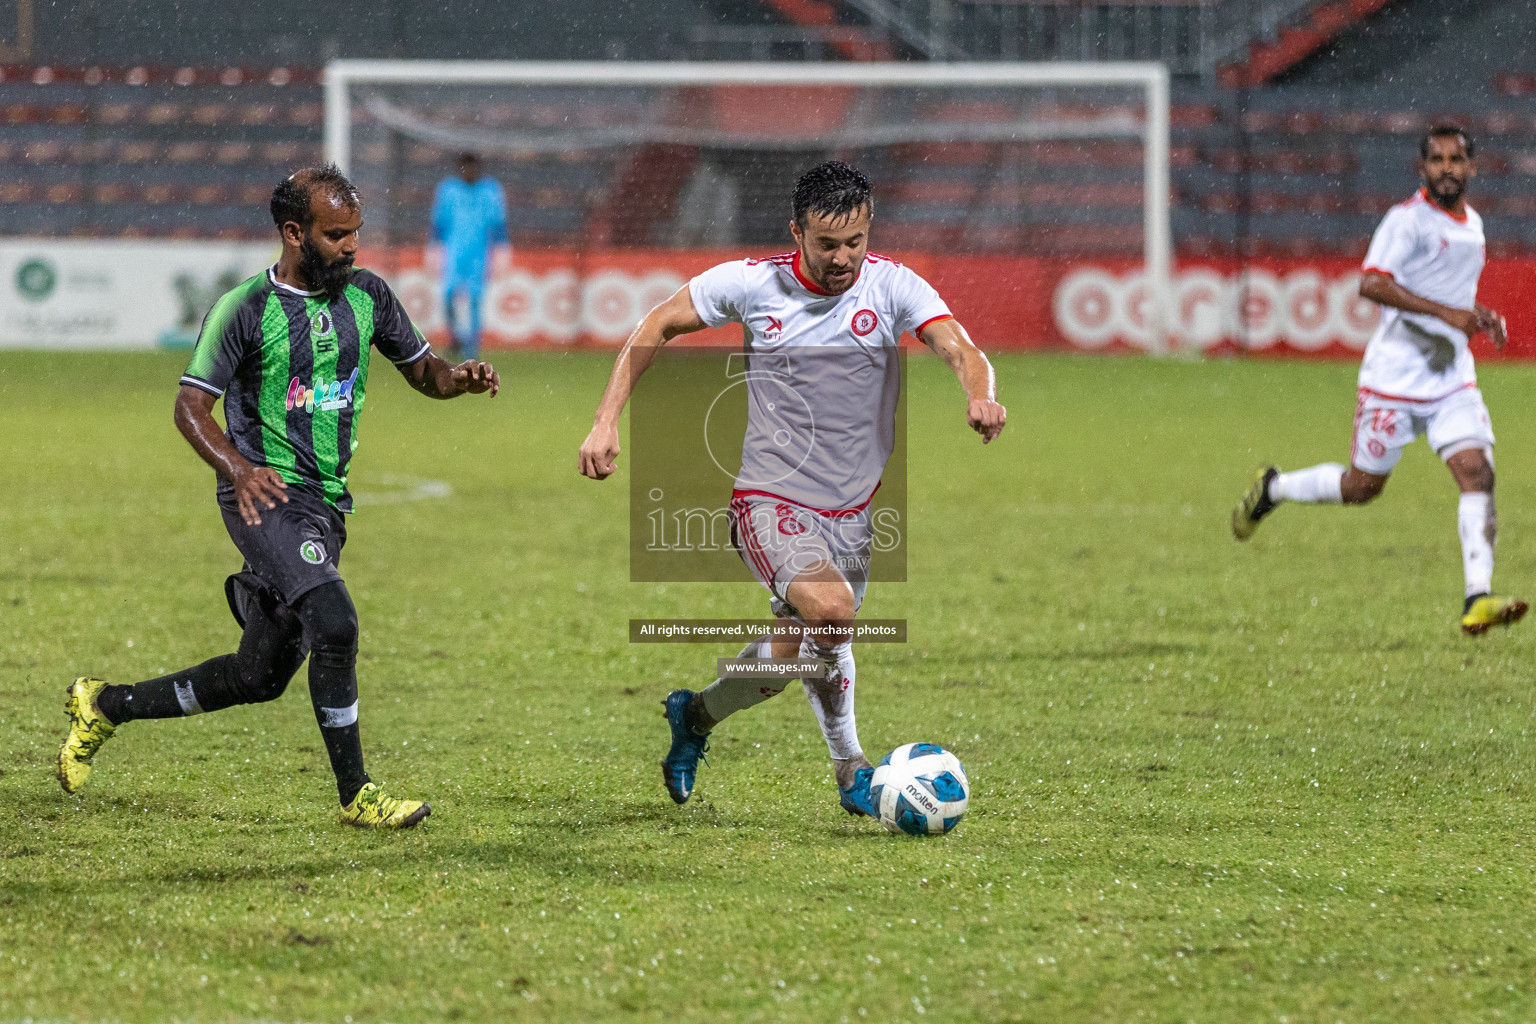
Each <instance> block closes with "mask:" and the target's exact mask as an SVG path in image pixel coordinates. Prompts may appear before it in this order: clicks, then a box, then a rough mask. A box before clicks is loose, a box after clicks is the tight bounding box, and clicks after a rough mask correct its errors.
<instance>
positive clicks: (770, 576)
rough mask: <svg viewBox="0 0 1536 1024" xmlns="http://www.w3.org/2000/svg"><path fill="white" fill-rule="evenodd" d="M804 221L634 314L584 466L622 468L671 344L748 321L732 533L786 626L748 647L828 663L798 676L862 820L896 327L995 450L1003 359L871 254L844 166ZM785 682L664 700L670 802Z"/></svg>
mask: <svg viewBox="0 0 1536 1024" xmlns="http://www.w3.org/2000/svg"><path fill="white" fill-rule="evenodd" d="M792 213H793V219H792V220H791V223H790V233H791V234H792V235H793V237H794V240H795V245H796V248H795V251H794V252H790V253H785V254H783V255H781V256H772V257H769V258H767V259H751V260H736V261H733V262H730V263H722V264H720V265H719V266H716V267H714V268H712V269H710V270H707V271H705V272H704V273H702V274H700V275H699V276H698V277H695V278H694V279H693V280H692V281H690V282H689V283H688V285H687V286H686V287H684V288H681V289H679V290H678V292H677V293H676V294H675V295H673V296H672V297H671V298H670V299H668V300H667V301H666V302H664V303H662V304H661V305H659V306H657V307H656V308H655V309H653V310H651V312H650V313H649V314H648V315H647V316H646V318H645V319H644V320H643V321H642V322H641V323H640V325H639V326H638V327H637V328H636V329H635V331H634V333H633V334H631V335H630V337H629V340H628V341H627V342H626V343H625V345H624V348H623V349H622V350H621V351H620V352H619V356H618V359H617V361H616V362H615V363H614V367H613V374H612V376H611V377H610V378H609V380H608V387H607V390H605V391H604V393H603V398H602V402H601V403H600V404H599V406H598V409H597V416H596V422H595V423H594V425H593V427H592V432H591V433H590V434H588V435H587V438H586V440H585V441H584V442H583V443H582V446H581V454H580V460H579V467H578V468H579V469H580V471H581V473H582V474H584V475H585V476H589V477H591V478H592V479H594V480H602V479H604V478H605V477H607V476H609V475H610V474H612V473H613V471H614V459H615V457H616V456H617V455H618V454H619V435H618V420H619V414H620V413H621V412H622V411H623V408H624V405H625V403H626V402H627V401H628V400H629V396H630V393H631V391H632V389H633V386H634V381H635V380H636V379H637V378H638V377H639V375H640V374H641V373H643V372H644V370H645V368H646V367H647V366H649V365H650V364H651V362H652V361H653V360H654V359H655V358H656V355H657V353H658V352H659V350H660V348H661V346H662V345H664V344H666V343H667V342H668V341H670V340H671V339H672V338H675V337H677V336H678V335H680V334H687V333H690V332H692V331H699V330H703V329H704V328H705V327H720V326H723V325H724V324H727V323H740V324H742V325H743V327H744V328H745V332H744V333H745V344H746V349H747V352H748V353H749V355H748V360H749V373H748V375H747V385H748V392H747V403H748V404H747V409H748V413H747V430H746V437H745V438H744V440H743V445H742V467H741V472H740V473H739V474H738V476H737V478H736V483H735V488H734V490H733V493H732V498H731V517H732V527H731V535H732V541H733V543H734V544H735V546H736V549H737V552H738V553H739V554H740V555H741V558H742V560H743V561H744V562H745V563H746V564H747V567H748V568H749V569H750V570H751V571H752V573H753V575H754V576H755V577H756V578H757V579H758V581H759V582H761V583H762V584H763V586H764V587H766V588H767V589H768V591H769V592H770V593H771V594H772V595H773V597H772V602H771V607H772V610H773V613H774V615H775V617H776V618H777V620H778V629H777V631H776V633H775V634H774V635H771V636H770V635H768V634H764V635H763V636H760V637H758V638H757V639H756V640H754V641H753V642H752V643H750V644H748V645H747V646H746V648H745V649H744V650H743V651H742V652H741V655H740V657H744V658H778V659H784V658H794V657H797V656H799V657H801V658H805V659H807V660H814V661H817V662H819V663H820V667H819V668H818V669H817V670H816V671H815V672H814V673H813V674H812V675H810V676H808V677H806V678H805V679H804V680H803V682H804V688H805V692H806V695H807V697H809V698H810V701H811V706H812V708H813V709H814V710H815V712H816V718H817V721H818V722H819V723H820V725H821V730H822V735H823V736H824V737H825V738H826V741H827V748H828V751H829V752H830V754H831V756H832V761H833V766H834V769H835V772H836V776H837V785H838V791H839V800H840V802H841V804H842V806H843V807H844V808H845V809H846V810H847V811H848V812H849V813H850V814H867V815H873V814H874V813H875V811H874V808H873V807H872V806H871V805H870V801H869V785H870V777H871V775H872V774H873V769H872V768H871V767H870V764H869V761H868V760H867V759H866V758H865V757H864V753H863V750H862V749H861V748H860V746H859V738H858V731H857V728H856V725H855V722H854V714H853V692H854V677H855V666H854V659H853V649H852V640H851V637H852V630H851V625H852V623H853V620H854V617H855V616H856V614H857V613H858V609H859V604H860V602H861V601H862V600H863V598H864V591H865V587H866V585H867V583H868V578H869V557H870V549H871V529H870V513H869V506H870V499H871V498H872V497H873V496H874V491H875V489H876V488H878V487H879V484H880V475H881V472H882V471H883V470H884V468H885V464H886V460H887V459H889V458H890V455H891V451H892V447H893V445H894V442H895V413H896V403H897V398H898V394H899V390H900V386H901V371H900V364H899V360H898V357H897V350H898V347H899V345H900V341H901V337H902V335H903V334H904V333H906V332H909V331H910V332H911V333H912V334H914V335H915V336H916V337H917V338H919V339H920V340H921V341H922V342H923V343H924V344H926V345H927V346H928V347H929V348H931V349H932V350H933V351H935V352H936V353H938V355H939V356H940V357H941V358H942V359H943V360H944V361H945V363H946V364H948V366H949V367H950V369H952V370H953V371H954V372H955V375H956V376H957V377H959V379H960V383H961V385H962V387H963V388H964V389H965V396H966V401H967V406H966V422H967V423H968V424H969V426H970V427H971V429H972V430H975V431H976V432H977V433H978V434H980V435H981V438H982V442H983V443H987V442H990V441H992V440H993V439H994V438H996V437H997V436H998V434H999V433H1001V432H1002V429H1003V425H1004V423H1005V422H1006V420H1007V413H1006V410H1004V408H1003V407H1002V406H1001V405H999V404H998V403H997V401H996V382H995V380H994V378H993V374H992V366H991V364H990V363H989V362H988V361H987V358H986V356H984V355H983V354H982V353H981V351H980V350H979V349H977V348H976V346H975V345H973V344H972V343H971V340H970V337H969V336H968V335H967V334H966V332H965V329H964V328H962V327H961V326H960V324H959V323H958V322H957V321H956V320H955V318H954V317H953V316H952V315H951V314H950V311H949V308H948V307H947V306H945V305H944V301H943V300H942V299H940V298H939V295H938V293H937V292H935V291H934V290H933V288H932V287H931V286H930V285H929V284H928V283H927V282H926V281H924V280H923V279H922V278H920V277H919V276H918V275H917V274H915V273H913V272H912V271H911V270H909V269H908V268H906V267H904V266H902V265H901V264H900V263H897V262H895V261H894V260H890V259H887V258H885V257H882V256H878V255H876V254H874V253H870V252H868V246H869V229H870V223H871V219H872V217H873V215H874V200H873V197H872V195H871V192H870V186H869V182H868V180H867V179H866V178H865V177H864V175H863V174H861V173H859V171H857V170H855V169H854V168H853V167H850V166H849V165H847V164H845V163H842V162H840V161H829V162H828V163H825V164H821V165H820V166H817V167H814V168H812V169H811V170H809V171H807V172H806V173H805V174H803V175H801V177H800V179H799V181H798V182H797V183H796V185H795V192H794V198H793V203H792ZM784 686H785V680H784V679H783V678H782V677H781V678H779V679H776V680H767V679H763V678H761V677H754V678H721V679H717V680H715V682H714V683H713V684H711V685H710V686H709V687H708V688H706V689H704V690H703V691H700V692H698V693H695V692H694V691H692V690H674V691H672V693H670V694H669V695H668V696H667V699H666V702H665V703H666V708H667V721H668V723H669V724H670V726H671V731H672V746H671V749H670V750H669V751H668V752H667V756H666V757H665V758H664V759H663V760H662V778H663V781H664V782H665V783H666V786H667V791H668V793H670V794H671V796H672V799H673V800H675V801H676V802H677V803H683V802H685V801H686V800H687V799H688V797H689V796H690V795H691V794H692V792H693V783H694V777H695V773H696V770H697V766H698V761H699V759H700V757H701V756H702V755H703V753H704V751H705V750H706V749H707V746H708V740H707V737H708V735H709V732H710V730H712V729H713V728H714V727H715V726H716V725H718V724H719V723H720V722H721V721H722V720H723V719H725V718H726V717H727V716H728V715H731V714H734V713H735V712H737V711H741V710H743V709H745V708H748V707H751V706H753V705H754V704H759V703H761V702H763V701H765V700H767V699H768V698H769V697H772V696H775V695H777V694H778V693H780V692H781V691H782V690H783V688H784Z"/></svg>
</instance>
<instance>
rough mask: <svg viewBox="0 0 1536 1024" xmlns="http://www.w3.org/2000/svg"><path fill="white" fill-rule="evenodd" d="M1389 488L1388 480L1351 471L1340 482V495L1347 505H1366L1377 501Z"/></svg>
mask: <svg viewBox="0 0 1536 1024" xmlns="http://www.w3.org/2000/svg"><path fill="white" fill-rule="evenodd" d="M1386 486H1387V478H1386V477H1384V476H1376V475H1375V474H1373V473H1362V472H1360V471H1359V470H1356V469H1351V470H1350V471H1349V472H1348V473H1345V474H1344V479H1343V480H1341V481H1340V482H1339V495H1340V497H1341V498H1342V499H1343V500H1344V504H1346V505H1364V504H1366V503H1367V502H1370V501H1373V500H1375V499H1376V498H1377V497H1379V496H1380V495H1381V492H1382V491H1383V490H1384V489H1385V488H1386Z"/></svg>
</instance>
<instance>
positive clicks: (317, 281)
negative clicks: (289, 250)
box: [299, 233, 356, 299]
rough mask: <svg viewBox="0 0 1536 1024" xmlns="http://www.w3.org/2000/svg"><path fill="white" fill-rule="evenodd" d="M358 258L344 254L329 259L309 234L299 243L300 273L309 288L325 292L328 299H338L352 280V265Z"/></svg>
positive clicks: (350, 254)
mask: <svg viewBox="0 0 1536 1024" xmlns="http://www.w3.org/2000/svg"><path fill="white" fill-rule="evenodd" d="M355 259H356V257H355V256H354V255H353V254H352V253H347V252H344V253H342V254H341V255H339V256H337V257H336V258H334V259H327V258H326V256H325V254H324V253H322V252H321V251H320V247H319V246H317V245H316V244H315V240H314V238H313V237H311V236H310V234H309V233H305V235H304V240H303V241H302V242H300V243H299V273H300V274H301V275H303V277H304V280H305V281H308V282H309V286H310V287H311V288H312V289H314V290H316V291H321V292H324V293H325V295H326V298H328V299H336V298H339V297H340V296H341V293H342V292H343V291H345V290H346V287H347V285H348V283H350V282H351V280H352V272H353V267H352V264H353V262H354V260H355Z"/></svg>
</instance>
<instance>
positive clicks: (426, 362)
mask: <svg viewBox="0 0 1536 1024" xmlns="http://www.w3.org/2000/svg"><path fill="white" fill-rule="evenodd" d="M400 372H401V373H403V374H404V375H405V379H406V380H407V381H409V382H410V385H411V387H413V388H415V389H416V390H417V391H420V392H421V393H422V394H424V395H426V396H427V397H428V398H458V397H459V396H460V395H480V394H484V393H485V392H487V391H489V392H490V393H491V397H492V398H495V397H496V392H498V391H500V390H501V375H500V374H498V373H497V372H496V370H495V368H494V367H492V366H491V364H490V363H482V362H480V360H478V359H466V360H464V361H463V362H462V363H459V364H458V365H457V366H455V365H453V364H452V363H447V362H444V361H443V360H441V359H439V358H438V357H437V356H436V355H435V354H433V353H431V352H429V353H427V354H426V355H425V356H423V357H422V358H420V359H418V360H416V361H415V362H414V363H408V364H406V365H405V366H402V367H400Z"/></svg>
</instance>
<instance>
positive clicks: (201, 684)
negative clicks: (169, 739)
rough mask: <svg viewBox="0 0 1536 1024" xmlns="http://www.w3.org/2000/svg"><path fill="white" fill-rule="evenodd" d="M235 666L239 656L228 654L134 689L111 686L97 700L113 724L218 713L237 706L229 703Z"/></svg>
mask: <svg viewBox="0 0 1536 1024" xmlns="http://www.w3.org/2000/svg"><path fill="white" fill-rule="evenodd" d="M234 663H235V655H233V654H224V655H220V656H219V657H217V658H209V659H208V660H207V661H205V662H203V663H202V664H201V665H194V666H193V667H191V668H185V669H182V670H181V671H180V672H172V673H171V674H170V675H168V676H160V677H159V678H157V679H146V680H144V681H143V682H142V683H134V684H133V685H132V686H108V687H106V688H105V689H103V690H102V691H101V693H100V694H99V695H98V696H97V697H96V706H97V707H98V708H100V709H101V713H102V714H104V715H106V716H107V721H109V722H111V723H112V724H113V725H122V724H123V723H124V722H132V721H133V720H135V719H139V718H181V717H183V716H186V715H198V714H202V713H203V712H204V711H218V710H219V709H221V708H227V707H229V705H230V704H233V703H236V702H235V701H234V700H233V699H230V700H225V697H226V696H227V695H228V691H229V689H230V687H229V685H228V682H227V679H228V676H229V671H230V669H232V668H233V667H234Z"/></svg>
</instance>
